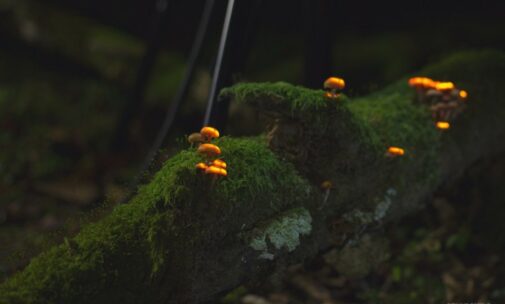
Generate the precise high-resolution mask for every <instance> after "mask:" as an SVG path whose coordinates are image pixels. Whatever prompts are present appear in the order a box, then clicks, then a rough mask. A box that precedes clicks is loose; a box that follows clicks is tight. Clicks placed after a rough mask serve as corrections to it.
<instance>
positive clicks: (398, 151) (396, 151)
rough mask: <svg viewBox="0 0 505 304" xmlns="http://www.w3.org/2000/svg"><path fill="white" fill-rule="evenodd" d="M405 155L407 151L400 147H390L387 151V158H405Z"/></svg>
mask: <svg viewBox="0 0 505 304" xmlns="http://www.w3.org/2000/svg"><path fill="white" fill-rule="evenodd" d="M404 154H405V150H403V149H402V148H400V147H389V148H388V150H387V151H386V156H388V157H397V156H403V155H404Z"/></svg>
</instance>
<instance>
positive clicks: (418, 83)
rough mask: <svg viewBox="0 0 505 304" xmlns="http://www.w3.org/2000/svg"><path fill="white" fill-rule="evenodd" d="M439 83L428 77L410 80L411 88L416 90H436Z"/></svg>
mask: <svg viewBox="0 0 505 304" xmlns="http://www.w3.org/2000/svg"><path fill="white" fill-rule="evenodd" d="M436 85H437V82H436V81H434V80H433V79H431V78H428V77H412V78H410V79H409V86H411V87H415V88H424V89H430V88H435V86H436Z"/></svg>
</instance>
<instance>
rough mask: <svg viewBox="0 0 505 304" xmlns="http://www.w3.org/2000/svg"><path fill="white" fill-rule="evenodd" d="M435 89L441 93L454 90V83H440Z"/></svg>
mask: <svg viewBox="0 0 505 304" xmlns="http://www.w3.org/2000/svg"><path fill="white" fill-rule="evenodd" d="M435 89H437V90H439V91H448V90H452V89H454V83H452V82H450V81H446V82H439V83H437V84H436V86H435Z"/></svg>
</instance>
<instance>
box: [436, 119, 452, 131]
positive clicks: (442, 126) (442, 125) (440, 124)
mask: <svg viewBox="0 0 505 304" xmlns="http://www.w3.org/2000/svg"><path fill="white" fill-rule="evenodd" d="M436 126H437V128H438V129H440V130H447V129H449V128H450V127H451V124H450V123H448V122H447V121H437V123H436Z"/></svg>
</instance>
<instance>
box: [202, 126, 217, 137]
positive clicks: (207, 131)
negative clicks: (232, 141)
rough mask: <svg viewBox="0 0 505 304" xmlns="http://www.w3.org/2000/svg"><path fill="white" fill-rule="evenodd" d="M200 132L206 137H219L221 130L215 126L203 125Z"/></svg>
mask: <svg viewBox="0 0 505 304" xmlns="http://www.w3.org/2000/svg"><path fill="white" fill-rule="evenodd" d="M200 134H201V135H202V136H204V137H206V138H210V139H212V138H218V137H219V131H218V130H217V129H216V128H213V127H203V128H202V129H201V130H200Z"/></svg>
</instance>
